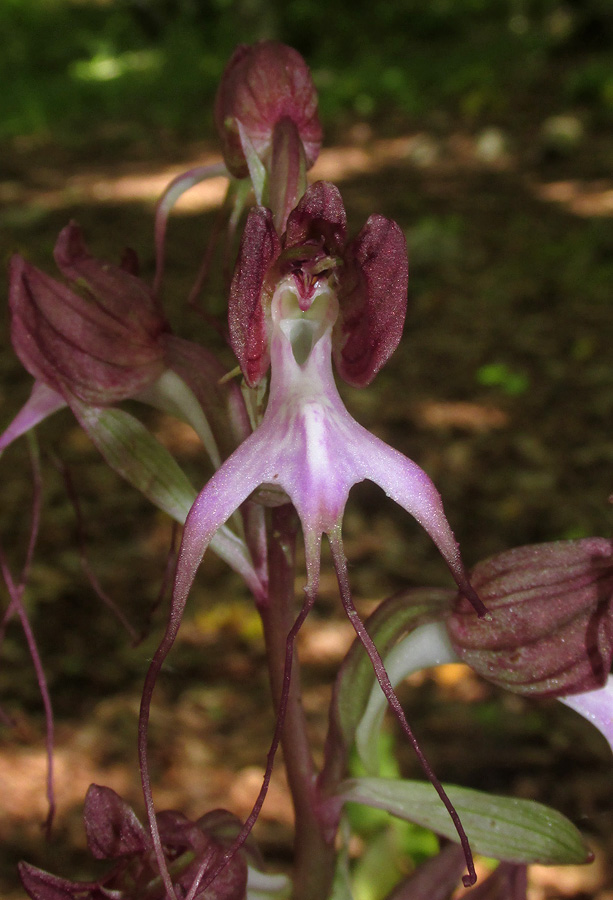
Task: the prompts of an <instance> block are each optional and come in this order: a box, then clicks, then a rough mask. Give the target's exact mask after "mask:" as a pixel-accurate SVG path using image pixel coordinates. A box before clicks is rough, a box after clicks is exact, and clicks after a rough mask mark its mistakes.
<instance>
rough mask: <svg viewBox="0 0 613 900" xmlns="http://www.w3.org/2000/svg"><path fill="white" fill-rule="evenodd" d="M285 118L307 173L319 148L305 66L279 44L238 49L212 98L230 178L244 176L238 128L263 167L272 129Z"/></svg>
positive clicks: (313, 101) (313, 95)
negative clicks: (294, 133)
mask: <svg viewBox="0 0 613 900" xmlns="http://www.w3.org/2000/svg"><path fill="white" fill-rule="evenodd" d="M285 119H289V120H290V121H291V122H293V123H294V126H295V128H296V130H297V132H298V136H299V138H300V140H301V142H302V147H303V150H304V156H305V161H306V167H307V169H308V168H310V167H311V166H312V165H313V163H314V162H315V160H316V159H317V156H318V154H319V149H320V146H321V125H320V123H319V118H318V116H317V92H316V90H315V86H314V85H313V80H312V78H311V73H310V71H309V67H308V66H307V64H306V63H305V61H304V60H303V58H302V57H301V56H300V54H299V53H298V52H297V51H296V50H293V49H292V48H291V47H287V46H285V44H280V43H277V42H276V41H262V42H260V43H258V44H253V45H252V46H248V45H247V44H241V45H240V46H238V47H237V48H236V50H235V51H234V54H233V55H232V58H231V59H230V62H229V63H228V65H227V66H226V69H225V71H224V73H223V76H222V79H221V82H220V84H219V88H218V91H217V96H216V98H215V124H216V126H217V130H218V132H219V135H220V137H221V141H222V148H223V155H224V159H225V162H226V165H227V167H228V169H229V170H230V172H231V173H232V175H234V176H235V177H236V178H245V177H246V176H247V175H248V174H249V169H248V165H247V159H246V156H245V148H244V146H243V141H242V139H241V134H240V131H241V129H242V130H243V132H244V134H245V135H246V136H247V138H248V139H249V141H250V142H251V144H252V145H253V148H254V149H255V152H256V153H257V155H258V156H259V158H260V160H261V161H262V162H263V163H264V165H265V166H269V165H270V162H271V155H272V146H273V138H274V132H275V126H277V125H278V124H279V123H281V122H282V121H283V120H285Z"/></svg>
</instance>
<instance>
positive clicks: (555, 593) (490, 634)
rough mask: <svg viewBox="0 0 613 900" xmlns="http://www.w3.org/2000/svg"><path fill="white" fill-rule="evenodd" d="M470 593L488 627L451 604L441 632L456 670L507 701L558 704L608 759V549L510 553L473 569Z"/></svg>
mask: <svg viewBox="0 0 613 900" xmlns="http://www.w3.org/2000/svg"><path fill="white" fill-rule="evenodd" d="M471 583H472V584H473V586H474V587H475V588H476V589H477V590H478V591H479V595H480V596H481V597H482V598H483V600H484V602H485V603H486V604H487V607H488V610H489V611H490V617H489V620H488V623H487V627H486V628H484V627H483V624H484V623H482V622H481V621H480V620H479V619H478V618H477V616H475V615H474V614H473V613H472V612H471V611H470V609H469V608H468V606H467V604H466V603H465V601H464V600H463V598H461V597H458V598H457V600H456V604H455V609H454V612H453V614H452V615H451V616H450V617H449V619H448V620H447V629H448V633H449V637H450V639H451V644H452V647H453V651H454V652H455V653H457V655H458V657H459V659H460V660H461V661H462V662H466V663H467V664H468V665H469V666H471V667H472V668H473V669H474V670H475V671H476V672H478V673H479V674H480V675H482V676H483V677H484V678H487V679H488V680H489V681H492V682H494V684H497V685H499V686H501V687H503V688H505V689H506V690H508V691H513V692H514V693H519V694H524V695H525V696H529V697H556V698H557V699H559V700H560V701H561V702H562V703H564V704H565V705H566V706H569V707H570V708H571V709H574V710H575V711H576V712H578V713H579V714H580V715H582V716H584V718H586V719H587V720H588V721H589V722H591V723H592V725H594V727H595V728H598V730H599V731H600V732H601V733H602V734H603V735H604V737H605V738H606V739H607V741H608V743H609V746H610V747H611V750H613V676H611V675H610V674H609V673H610V670H611V662H612V660H613V541H611V540H607V539H605V538H583V539H581V540H570V541H554V542H552V543H547V544H535V545H530V546H527V547H517V548H516V549H514V550H509V551H507V552H506V553H501V554H499V555H497V556H494V557H492V558H491V559H488V560H485V562H482V563H480V564H479V565H477V566H476V567H475V569H474V571H473V572H472V573H471Z"/></svg>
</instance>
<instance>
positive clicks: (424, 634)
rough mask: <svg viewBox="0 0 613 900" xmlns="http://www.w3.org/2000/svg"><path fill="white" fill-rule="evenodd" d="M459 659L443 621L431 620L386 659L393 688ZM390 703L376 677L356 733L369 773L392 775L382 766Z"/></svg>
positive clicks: (358, 747) (359, 749)
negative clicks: (383, 735) (423, 671)
mask: <svg viewBox="0 0 613 900" xmlns="http://www.w3.org/2000/svg"><path fill="white" fill-rule="evenodd" d="M458 661H459V660H458V656H457V654H456V653H455V651H454V649H453V647H452V646H451V642H450V641H449V637H448V635H447V629H446V627H445V624H444V622H428V623H426V624H425V625H421V626H420V627H419V628H414V629H413V630H412V631H411V632H410V633H409V634H408V635H406V637H404V638H402V640H400V641H398V643H397V644H396V645H395V646H394V647H392V649H391V650H390V652H389V653H388V654H387V656H385V657H384V659H383V663H384V665H385V671H386V672H387V674H388V676H389V679H390V681H391V683H392V687H393V688H396V687H397V686H398V685H399V684H400V683H401V682H402V681H404V679H405V678H407V676H409V675H411V674H412V673H413V672H418V671H419V670H420V669H425V668H428V667H430V666H440V665H442V664H443V663H453V662H458ZM387 706H388V704H387V698H386V697H385V694H384V693H383V691H382V690H381V688H380V686H379V685H378V684H377V682H376V681H375V682H374V684H373V686H372V689H371V692H370V697H369V698H368V703H367V704H366V708H365V709H364V713H363V716H362V719H361V720H360V723H359V725H358V727H357V729H356V735H355V741H356V748H357V751H358V754H359V757H360V760H361V762H362V763H363V765H364V768H365V770H366V773H367V774H368V775H385V774H387V775H389V773H385V772H383V771H382V769H381V762H382V760H381V752H380V751H381V742H380V740H379V737H380V735H381V727H382V725H383V717H384V715H385V712H386V710H387Z"/></svg>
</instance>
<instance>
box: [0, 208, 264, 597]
mask: <svg viewBox="0 0 613 900" xmlns="http://www.w3.org/2000/svg"><path fill="white" fill-rule="evenodd" d="M55 259H56V262H57V265H58V268H59V269H60V271H61V273H62V274H63V275H64V277H65V278H66V279H68V280H69V281H70V282H72V284H73V285H74V286H75V287H76V288H78V291H77V290H74V289H73V287H69V286H68V285H66V284H64V283H63V282H60V281H57V280H56V279H54V278H51V277H50V276H49V275H47V274H46V273H45V272H42V271H40V270H39V269H37V268H36V267H35V266H33V265H31V264H30V263H28V262H27V261H26V260H25V259H23V258H22V257H20V256H15V257H14V258H13V260H12V261H11V271H10V289H9V304H10V311H11V339H12V343H13V347H14V349H15V352H16V353H17V356H18V357H19V359H20V360H21V362H22V363H23V365H24V367H25V368H26V369H27V370H28V372H30V374H31V375H33V376H34V378H35V382H34V386H33V389H32V393H31V395H30V398H29V400H28V401H27V402H26V404H25V405H24V407H23V408H22V409H21V411H20V412H19V413H18V414H17V416H16V417H15V419H14V420H13V422H11V424H10V425H9V426H8V428H7V429H6V430H5V432H4V433H3V434H2V435H1V436H0V452H1V451H2V450H4V449H5V448H6V447H7V446H8V445H9V444H10V443H12V441H14V440H15V439H16V438H18V437H20V436H21V435H23V434H25V433H26V432H28V431H29V430H30V429H31V428H33V427H35V426H36V425H38V424H39V423H40V422H42V421H43V420H44V419H45V418H47V417H48V416H49V415H51V414H52V413H54V412H56V411H58V410H60V409H62V408H64V407H66V406H69V407H70V409H71V410H72V412H73V413H74V415H75V417H76V418H77V420H78V422H79V424H80V425H81V427H82V428H83V429H84V431H85V432H86V433H87V434H88V435H89V437H90V438H91V440H92V442H93V443H94V445H95V446H96V447H97V448H98V450H99V451H100V452H101V453H102V455H103V456H104V458H105V459H106V461H107V462H108V463H109V465H111V466H112V467H113V468H114V469H115V470H116V471H117V472H118V473H119V474H120V475H122V477H124V478H126V479H127V480H128V481H130V482H131V483H132V484H133V485H134V486H135V487H137V488H138V489H139V490H141V491H142V493H144V494H145V496H147V497H148V498H149V499H150V500H151V501H152V502H154V503H155V504H156V505H157V506H159V507H160V508H161V509H163V510H165V512H167V513H169V514H170V515H171V516H172V517H173V518H174V519H176V520H177V521H178V522H180V523H183V522H184V521H185V517H186V515H187V513H188V511H189V508H190V506H191V504H192V502H193V500H194V498H195V496H196V491H195V490H194V489H193V487H192V486H191V484H190V483H189V482H188V480H187V478H186V477H185V475H184V474H183V472H182V471H181V470H180V469H179V467H178V465H177V464H176V463H175V461H174V460H173V458H172V457H171V456H170V454H169V453H168V452H167V451H166V450H164V448H163V447H162V446H161V445H160V444H158V442H157V441H155V439H154V438H153V436H151V435H149V433H148V432H147V431H146V429H145V428H144V426H143V425H141V423H140V422H138V420H137V419H136V418H135V417H134V416H132V415H131V414H129V413H127V412H126V411H124V410H119V409H116V408H115V406H116V404H117V403H119V402H121V401H123V400H126V399H136V400H141V401H143V402H146V403H149V404H151V405H153V406H155V407H156V408H158V409H161V410H162V411H164V412H169V413H171V414H173V415H175V416H178V417H179V418H182V419H184V420H185V421H187V422H189V424H190V425H192V427H193V428H194V430H195V431H196V432H197V434H198V435H199V437H200V438H201V440H202V442H203V445H204V447H205V449H206V450H207V452H208V455H209V457H210V459H211V462H212V465H213V467H218V466H219V465H221V461H222V459H223V458H224V457H226V456H228V455H229V454H230V453H231V452H232V451H233V450H234V448H235V447H236V445H237V443H239V442H240V440H242V439H243V438H244V437H245V436H246V435H247V434H248V433H249V431H250V425H249V420H248V416H247V412H246V410H245V406H244V402H243V400H242V397H241V394H240V390H239V388H238V387H237V386H236V385H235V384H233V383H222V382H223V376H224V375H225V369H224V368H223V366H222V365H221V364H220V363H219V362H218V361H217V360H216V359H215V358H214V357H213V356H212V354H210V353H209V352H208V351H207V350H205V349H204V348H202V347H199V346H198V345H196V344H192V343H190V342H189V341H185V340H183V339H181V338H178V337H176V336H175V335H173V334H172V333H171V331H170V326H169V324H168V322H167V320H166V318H165V316H164V313H163V311H162V309H161V307H160V305H159V302H158V300H157V299H156V297H155V295H154V294H153V293H152V292H151V290H150V289H149V288H148V287H147V285H146V284H145V283H144V282H143V281H142V280H141V279H140V278H139V277H138V276H137V274H136V269H137V263H136V259H135V257H134V255H133V254H128V255H126V256H125V257H124V260H123V262H122V264H121V265H120V266H114V265H111V264H109V263H103V262H99V261H98V260H96V259H95V258H94V257H93V256H91V255H90V254H89V252H88V251H87V248H86V246H85V244H84V242H83V238H82V235H81V231H80V229H79V228H78V227H77V226H76V225H75V224H74V223H71V224H70V225H68V226H67V227H66V228H64V229H63V231H62V232H61V233H60V235H59V237H58V240H57V243H56V246H55ZM214 548H215V551H216V552H218V553H219V555H220V556H221V557H222V558H223V559H224V560H226V561H227V562H228V563H229V565H231V566H232V567H233V568H235V569H236V571H238V572H239V573H240V574H241V575H242V576H243V578H245V580H246V581H247V583H248V584H249V586H250V587H251V589H252V591H253V592H254V594H256V596H259V595H261V594H262V592H263V586H262V585H263V581H265V572H264V571H263V570H262V567H261V565H260V564H259V563H258V562H257V560H256V562H255V563H254V561H253V558H252V556H253V555H255V556H256V557H257V552H255V551H254V554H251V555H250V552H249V550H248V549H247V546H246V545H245V541H244V540H243V537H242V535H241V534H235V533H234V532H233V531H231V530H230V529H229V528H228V527H224V528H223V529H222V530H221V531H220V532H219V534H218V535H217V536H216V537H215V543H214ZM255 549H256V550H257V548H255ZM256 569H257V571H256Z"/></svg>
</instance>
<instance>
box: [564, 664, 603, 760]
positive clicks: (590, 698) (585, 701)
mask: <svg viewBox="0 0 613 900" xmlns="http://www.w3.org/2000/svg"><path fill="white" fill-rule="evenodd" d="M558 699H559V700H560V702H561V703H564V705H565V706H570V708H571V709H574V710H575V712H578V713H579V715H580V716H583V718H584V719H587V720H588V722H591V723H592V725H593V726H594V728H597V729H598V730H599V731H600V732H601V733H602V734H603V735H604V736H605V738H606V739H607V741H608V743H609V746H610V748H611V750H612V751H613V675H609V677H608V678H607V681H606V684H605V685H604V687H601V688H596V690H594V691H586V693H584V694H572V695H571V696H570V697H559V698H558Z"/></svg>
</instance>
